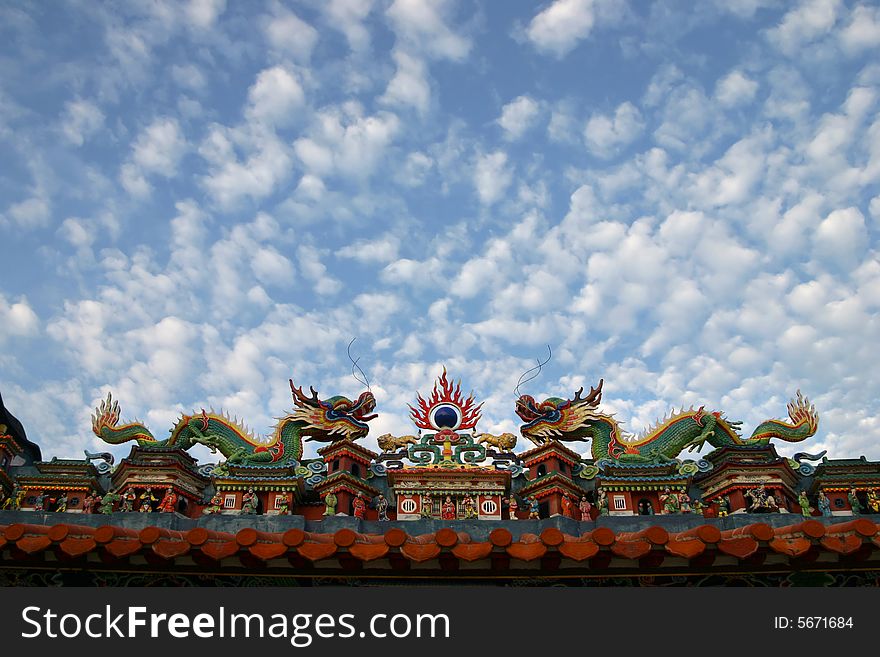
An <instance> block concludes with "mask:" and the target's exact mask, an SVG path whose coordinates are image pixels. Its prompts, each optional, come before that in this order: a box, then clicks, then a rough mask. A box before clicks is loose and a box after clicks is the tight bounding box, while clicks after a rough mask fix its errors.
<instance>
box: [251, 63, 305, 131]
mask: <svg viewBox="0 0 880 657" xmlns="http://www.w3.org/2000/svg"><path fill="white" fill-rule="evenodd" d="M304 101H305V94H304V93H303V89H302V86H301V85H300V83H299V81H298V80H297V77H296V76H295V75H294V74H293V73H292V72H291V71H288V70H287V69H285V68H284V67H283V66H273V67H272V68H267V69H265V70H263V71H260V73H259V75H257V79H256V81H255V82H254V84H253V85H252V86H251V88H250V89H249V90H248V107H247V109H246V112H245V113H246V114H247V116H248V117H249V118H251V119H252V120H255V121H260V122H265V123H267V124H269V125H276V126H284V125H289V124H291V123H294V122H296V121H297V119H298V118H299V115H298V112H297V110H298V109H299V108H300V107H301V106H302V104H303V102H304Z"/></svg>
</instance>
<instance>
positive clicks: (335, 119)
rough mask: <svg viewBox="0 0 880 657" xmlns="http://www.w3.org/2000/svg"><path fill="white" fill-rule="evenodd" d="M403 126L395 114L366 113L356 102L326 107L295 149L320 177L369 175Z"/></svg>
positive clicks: (300, 157)
mask: <svg viewBox="0 0 880 657" xmlns="http://www.w3.org/2000/svg"><path fill="white" fill-rule="evenodd" d="M399 128H400V121H399V120H398V118H397V116H396V115H395V114H392V113H390V112H378V113H376V114H375V115H372V116H364V112H363V108H362V107H361V106H360V105H359V104H357V103H353V102H349V103H344V104H343V105H341V106H332V107H326V108H324V109H322V110H321V111H320V112H318V114H317V115H316V116H315V121H314V125H313V127H312V129H311V130H310V131H309V133H308V134H309V136H307V137H301V138H300V139H297V140H296V141H295V142H294V144H293V146H294V151H295V153H296V155H297V157H299V159H300V161H301V162H302V163H303V165H304V166H305V167H306V169H308V170H309V171H310V172H311V173H314V174H316V175H317V176H319V177H322V176H326V175H330V174H334V173H335V174H338V175H342V176H346V177H351V178H355V179H365V178H369V177H370V176H371V175H372V174H373V172H374V171H375V169H376V167H377V166H378V164H379V162H380V161H381V160H382V158H383V156H384V154H385V150H386V148H387V147H388V146H389V145H390V144H391V142H392V140H393V138H394V136H395V134H396V133H397V131H398V129H399Z"/></svg>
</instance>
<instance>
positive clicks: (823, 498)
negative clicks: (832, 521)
mask: <svg viewBox="0 0 880 657" xmlns="http://www.w3.org/2000/svg"><path fill="white" fill-rule="evenodd" d="M818 502H819V511H820V512H821V513H822V515H823V516H825V517H826V518H830V517H831V500H829V499H828V496H827V495H826V494H825V491H824V490H820V491H819V500H818Z"/></svg>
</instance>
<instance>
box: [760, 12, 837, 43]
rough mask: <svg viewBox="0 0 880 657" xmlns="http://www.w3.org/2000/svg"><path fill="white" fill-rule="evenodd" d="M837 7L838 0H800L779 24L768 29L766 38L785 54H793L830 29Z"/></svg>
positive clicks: (834, 19)
mask: <svg viewBox="0 0 880 657" xmlns="http://www.w3.org/2000/svg"><path fill="white" fill-rule="evenodd" d="M839 8H840V0H802V2H801V3H800V5H799V6H798V7H797V8H796V9H792V10H791V11H789V12H788V13H787V14H785V16H783V17H782V20H781V21H780V23H779V25H777V26H776V27H775V28H773V29H771V30H768V32H767V38H768V39H769V41H770V43H772V44H773V45H774V46H776V47H777V48H779V49H780V50H781V51H782V52H784V53H785V54H786V55H789V56H794V55H796V54H797V53H798V52H799V50H800V49H801V48H802V47H803V46H804V45H806V44H809V43H811V42H813V41H815V40H816V39H818V38H820V37H822V36H824V35H825V34H827V33H829V32H830V31H831V28H833V27H834V24H835V22H836V21H837V12H838V10H839Z"/></svg>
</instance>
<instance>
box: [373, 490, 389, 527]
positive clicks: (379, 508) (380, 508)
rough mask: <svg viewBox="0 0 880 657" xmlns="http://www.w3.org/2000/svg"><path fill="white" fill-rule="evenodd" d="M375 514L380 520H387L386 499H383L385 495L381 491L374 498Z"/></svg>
mask: <svg viewBox="0 0 880 657" xmlns="http://www.w3.org/2000/svg"><path fill="white" fill-rule="evenodd" d="M376 514H377V518H378V519H379V520H382V521H387V520H388V500H386V499H385V496H384V495H382V494H381V493H380V494H379V497H378V498H377V499H376Z"/></svg>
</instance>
